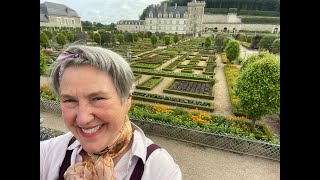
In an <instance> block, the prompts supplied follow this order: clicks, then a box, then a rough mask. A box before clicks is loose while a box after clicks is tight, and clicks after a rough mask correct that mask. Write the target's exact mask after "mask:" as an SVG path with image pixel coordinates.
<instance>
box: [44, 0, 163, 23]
mask: <svg viewBox="0 0 320 180" xmlns="http://www.w3.org/2000/svg"><path fill="white" fill-rule="evenodd" d="M45 1H48V2H53V3H59V4H64V5H66V6H68V7H70V8H71V9H74V10H75V11H77V13H78V14H79V16H80V17H81V20H82V21H91V22H100V23H102V24H110V23H111V22H113V23H116V22H117V21H119V20H138V19H139V16H140V15H141V14H142V12H143V10H144V9H145V8H146V7H147V6H148V5H150V4H158V3H160V2H161V1H163V0H40V2H41V3H42V2H45Z"/></svg>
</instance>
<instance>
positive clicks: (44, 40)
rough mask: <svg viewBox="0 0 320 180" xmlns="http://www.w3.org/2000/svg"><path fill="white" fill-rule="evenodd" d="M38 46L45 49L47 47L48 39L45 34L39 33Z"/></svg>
mask: <svg viewBox="0 0 320 180" xmlns="http://www.w3.org/2000/svg"><path fill="white" fill-rule="evenodd" d="M40 46H42V47H44V48H47V47H49V39H48V36H47V35H46V33H44V32H42V31H41V32H40Z"/></svg>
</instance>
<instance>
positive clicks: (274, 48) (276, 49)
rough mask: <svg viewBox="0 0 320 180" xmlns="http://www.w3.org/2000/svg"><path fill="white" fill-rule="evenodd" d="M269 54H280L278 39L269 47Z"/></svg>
mask: <svg viewBox="0 0 320 180" xmlns="http://www.w3.org/2000/svg"><path fill="white" fill-rule="evenodd" d="M271 52H272V53H273V54H280V38H278V39H275V40H274V41H273V43H272V46H271Z"/></svg>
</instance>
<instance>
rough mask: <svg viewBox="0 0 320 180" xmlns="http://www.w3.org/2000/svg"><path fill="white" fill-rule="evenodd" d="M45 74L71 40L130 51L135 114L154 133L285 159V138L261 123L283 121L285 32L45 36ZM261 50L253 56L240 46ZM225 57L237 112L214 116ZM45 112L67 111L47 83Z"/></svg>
mask: <svg viewBox="0 0 320 180" xmlns="http://www.w3.org/2000/svg"><path fill="white" fill-rule="evenodd" d="M40 37H41V38H40V69H41V71H40V76H41V78H46V77H48V73H49V69H48V66H49V65H50V64H51V63H52V62H53V61H54V59H55V58H56V57H57V55H58V54H59V53H60V52H61V51H63V49H64V48H65V47H66V46H68V45H69V44H71V43H73V42H75V41H77V40H81V43H85V44H87V45H99V46H102V47H105V48H108V49H111V50H113V51H115V52H117V53H119V54H120V55H122V56H123V57H124V58H125V59H126V60H127V61H128V62H129V64H130V66H131V68H132V70H133V72H134V76H135V85H136V89H135V91H134V93H133V105H132V108H131V110H130V111H129V116H130V118H131V119H132V120H133V122H135V123H137V124H138V125H139V126H141V127H142V128H143V129H144V130H145V131H146V132H152V133H154V134H158V135H166V136H168V137H171V138H174V139H180V140H184V141H188V142H192V143H198V144H202V145H207V146H211V147H217V148H221V149H227V150H231V151H235V152H242V153H247V154H252V155H257V156H261V157H267V158H270V159H276V160H280V136H279V135H275V134H272V133H270V131H269V128H268V126H266V125H265V124H263V123H260V122H259V120H260V119H261V117H262V116H264V115H269V114H271V115H276V116H278V117H279V120H280V56H279V54H280V35H273V34H245V33H226V32H218V33H215V34H211V35H206V36H201V37H197V38H195V37H192V36H187V35H178V34H165V33H150V32H147V33H142V32H139V33H128V32H121V31H111V32H107V31H104V32H103V31H98V32H93V31H89V32H79V31H75V30H70V29H69V30H68V29H64V30H62V31H51V30H50V29H42V30H41V33H40ZM241 46H243V47H246V48H249V49H259V50H260V51H259V53H256V54H252V55H250V56H248V57H246V58H245V59H244V58H243V57H241V56H240V47H241ZM217 58H221V60H222V62H223V64H224V66H223V68H224V73H225V77H226V82H225V83H226V84H227V87H228V89H226V91H228V94H229V96H230V101H229V102H230V103H231V106H232V113H233V115H232V116H227V117H226V116H222V115H217V114H214V112H215V108H214V105H215V103H219V102H216V101H215V84H216V83H217V81H216V79H215V69H216V68H217V61H216V60H217ZM40 103H41V108H42V109H41V110H43V111H52V112H55V113H61V112H60V111H59V99H58V98H57V96H56V95H55V94H54V93H53V91H52V90H51V89H50V88H49V87H48V85H47V84H46V83H41V85H40Z"/></svg>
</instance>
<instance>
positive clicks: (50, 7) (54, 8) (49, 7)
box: [40, 1, 80, 21]
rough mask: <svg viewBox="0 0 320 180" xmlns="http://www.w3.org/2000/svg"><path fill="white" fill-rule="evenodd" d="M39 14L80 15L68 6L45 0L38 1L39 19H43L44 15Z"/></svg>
mask: <svg viewBox="0 0 320 180" xmlns="http://www.w3.org/2000/svg"><path fill="white" fill-rule="evenodd" d="M41 14H45V15H47V16H48V15H49V16H50V15H55V16H70V17H80V16H79V15H78V13H77V12H76V11H75V10H73V9H71V8H69V7H68V6H66V5H63V4H58V3H52V2H47V1H45V2H44V3H40V21H41V20H45V17H44V15H43V16H41Z"/></svg>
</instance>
